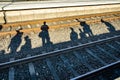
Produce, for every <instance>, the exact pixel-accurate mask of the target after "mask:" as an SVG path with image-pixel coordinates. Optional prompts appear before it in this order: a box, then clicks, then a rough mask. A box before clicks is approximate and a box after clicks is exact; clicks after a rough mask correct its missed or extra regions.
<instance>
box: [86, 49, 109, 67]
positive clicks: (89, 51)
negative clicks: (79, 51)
mask: <svg viewBox="0 0 120 80" xmlns="http://www.w3.org/2000/svg"><path fill="white" fill-rule="evenodd" d="M85 50H86V51H87V52H88V53H89V54H90V55H91V56H93V57H95V58H96V59H98V60H99V61H100V62H101V63H102V64H103V65H107V63H105V62H104V61H103V60H101V59H100V58H99V57H97V56H96V55H94V54H93V52H92V51H91V50H89V49H88V48H86V49H85Z"/></svg>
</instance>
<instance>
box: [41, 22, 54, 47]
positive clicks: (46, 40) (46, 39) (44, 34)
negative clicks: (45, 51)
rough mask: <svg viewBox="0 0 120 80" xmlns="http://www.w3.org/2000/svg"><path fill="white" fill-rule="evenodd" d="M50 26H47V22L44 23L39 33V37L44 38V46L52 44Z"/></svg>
mask: <svg viewBox="0 0 120 80" xmlns="http://www.w3.org/2000/svg"><path fill="white" fill-rule="evenodd" d="M48 29H49V26H48V25H47V24H46V22H43V25H42V26H41V30H42V31H41V32H40V33H39V37H41V38H42V46H43V47H44V46H46V45H49V44H52V42H50V37H49V32H48Z"/></svg>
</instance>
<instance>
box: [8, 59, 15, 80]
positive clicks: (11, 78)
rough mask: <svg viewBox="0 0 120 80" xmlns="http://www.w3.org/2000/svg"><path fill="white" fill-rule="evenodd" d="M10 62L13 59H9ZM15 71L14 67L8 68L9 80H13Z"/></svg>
mask: <svg viewBox="0 0 120 80" xmlns="http://www.w3.org/2000/svg"><path fill="white" fill-rule="evenodd" d="M10 61H14V58H10ZM14 74H15V69H14V67H10V68H9V80H14Z"/></svg>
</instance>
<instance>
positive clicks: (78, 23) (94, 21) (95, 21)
mask: <svg viewBox="0 0 120 80" xmlns="http://www.w3.org/2000/svg"><path fill="white" fill-rule="evenodd" d="M117 19H120V16H119V17H112V18H103V20H105V21H111V20H117ZM85 22H86V23H87V24H92V23H100V22H101V20H100V19H98V20H87V21H85ZM76 25H80V22H72V23H66V24H59V25H52V26H49V28H50V29H59V28H65V27H71V26H76ZM20 31H21V32H23V33H30V32H31V31H33V32H35V33H36V32H40V31H41V29H40V28H28V29H23V30H20ZM8 34H10V35H14V34H16V31H7V32H0V36H4V35H8Z"/></svg>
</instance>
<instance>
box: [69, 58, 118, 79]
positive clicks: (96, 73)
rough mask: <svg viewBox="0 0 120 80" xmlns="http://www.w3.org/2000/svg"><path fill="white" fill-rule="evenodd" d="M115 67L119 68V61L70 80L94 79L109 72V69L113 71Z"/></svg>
mask: <svg viewBox="0 0 120 80" xmlns="http://www.w3.org/2000/svg"><path fill="white" fill-rule="evenodd" d="M117 66H120V60H119V61H117V62H114V63H111V64H109V65H106V66H103V67H101V68H98V69H95V70H93V71H90V72H88V73H86V74H83V75H80V76H77V77H75V78H72V79H70V80H88V79H90V78H91V77H95V76H96V75H99V74H100V73H102V72H104V71H109V70H111V69H113V68H115V67H117Z"/></svg>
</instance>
